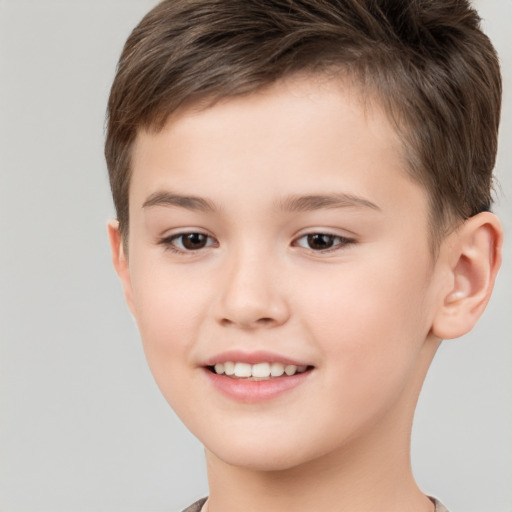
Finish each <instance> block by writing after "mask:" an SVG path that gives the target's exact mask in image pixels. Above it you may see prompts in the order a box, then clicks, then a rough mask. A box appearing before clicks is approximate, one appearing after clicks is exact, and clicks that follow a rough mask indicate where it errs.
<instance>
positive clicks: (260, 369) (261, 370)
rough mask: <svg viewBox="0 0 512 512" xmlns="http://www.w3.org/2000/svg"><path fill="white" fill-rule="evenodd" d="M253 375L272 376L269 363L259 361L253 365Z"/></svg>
mask: <svg viewBox="0 0 512 512" xmlns="http://www.w3.org/2000/svg"><path fill="white" fill-rule="evenodd" d="M252 376H253V377H261V378H264V377H270V365H269V364H268V363H258V364H253V365H252Z"/></svg>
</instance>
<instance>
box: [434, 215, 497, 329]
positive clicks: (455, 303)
mask: <svg viewBox="0 0 512 512" xmlns="http://www.w3.org/2000/svg"><path fill="white" fill-rule="evenodd" d="M445 242H446V244H445V243H443V245H444V247H442V249H441V253H440V256H439V257H440V258H442V259H443V262H441V264H443V265H445V266H446V268H447V270H448V272H447V276H448V278H447V280H446V282H447V283H448V286H446V287H445V289H444V290H443V292H442V296H441V297H440V299H441V303H440V306H439V308H438V310H437V311H436V315H435V318H434V322H433V325H432V333H433V334H434V335H435V336H437V337H439V338H441V339H452V338H457V337H459V336H462V335H464V334H466V333H468V332H469V331H470V330H471V329H472V328H473V326H474V325H475V324H476V322H477V320H478V319H479V318H480V315H481V314H482V313H483V311H484V309H485V307H486V305H487V303H488V302H489V299H490V297H491V292H492V289H493V287H494V280H495V278H496V275H497V273H498V270H499V268H500V265H501V248H502V244H503V231H502V228H501V224H500V222H499V220H498V218H497V217H496V216H495V215H493V214H492V213H490V212H483V213H479V214H478V215H475V216H474V217H471V218H469V219H468V220H467V221H465V222H464V224H463V225H462V226H461V227H460V228H459V229H457V231H456V232H455V233H453V234H452V235H450V236H449V237H448V239H447V240H446V241H445Z"/></svg>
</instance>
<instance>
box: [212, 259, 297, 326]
mask: <svg viewBox="0 0 512 512" xmlns="http://www.w3.org/2000/svg"><path fill="white" fill-rule="evenodd" d="M248 252H249V251H248ZM251 252H252V253H249V254H246V255H245V256H242V255H240V254H239V255H238V256H237V257H235V258H232V259H231V261H229V262H226V271H225V275H224V277H223V279H221V289H220V293H219V297H218V301H217V304H216V307H217V315H216V316H217V319H218V321H219V322H220V323H221V324H222V325H224V326H237V327H239V328H242V329H246V330H251V329H257V328H265V327H276V326H279V325H282V324H284V323H285V322H286V321H287V320H288V318H289V316H290V309H289V304H288V300H287V297H286V292H285V290H284V287H283V279H282V274H281V275H279V274H280V272H279V270H278V268H277V266H276V264H275V260H274V261H272V258H268V257H265V256H263V255H261V254H257V253H255V252H253V251H251Z"/></svg>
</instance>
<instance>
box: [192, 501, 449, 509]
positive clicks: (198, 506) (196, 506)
mask: <svg viewBox="0 0 512 512" xmlns="http://www.w3.org/2000/svg"><path fill="white" fill-rule="evenodd" d="M205 502H206V498H202V499H200V500H199V501H196V502H195V503H193V504H192V505H190V507H187V508H186V509H185V510H183V512H201V508H202V507H203V505H204V504H205ZM436 512H437V511H436ZM441 512H443V511H442V510H441Z"/></svg>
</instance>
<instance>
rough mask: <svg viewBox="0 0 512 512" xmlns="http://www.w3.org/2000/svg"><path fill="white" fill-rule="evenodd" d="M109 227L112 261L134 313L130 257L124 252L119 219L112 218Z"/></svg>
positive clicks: (127, 301)
mask: <svg viewBox="0 0 512 512" xmlns="http://www.w3.org/2000/svg"><path fill="white" fill-rule="evenodd" d="M107 229H108V237H109V239H110V248H111V250H112V263H113V264H114V268H115V269H116V272H117V275H118V276H119V279H120V280H121V284H122V286H123V291H124V297H125V299H126V303H127V304H128V307H129V308H130V311H131V312H132V315H133V314H134V311H135V306H134V301H133V289H132V282H131V278H130V268H129V265H128V259H127V257H126V255H125V252H124V246H123V239H122V236H121V232H120V231H119V222H118V221H117V220H111V221H110V222H109V223H108V226H107Z"/></svg>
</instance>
